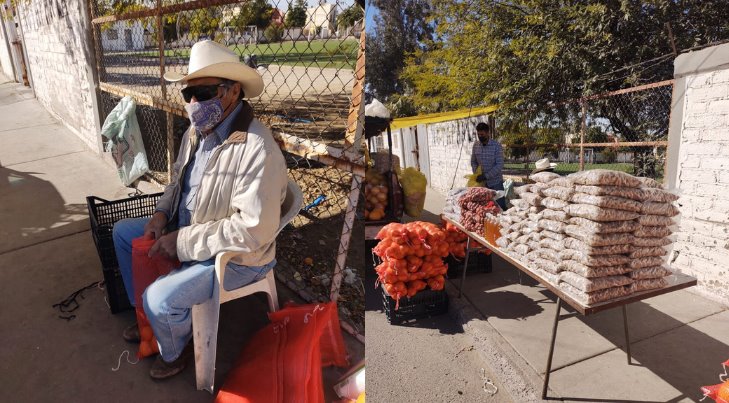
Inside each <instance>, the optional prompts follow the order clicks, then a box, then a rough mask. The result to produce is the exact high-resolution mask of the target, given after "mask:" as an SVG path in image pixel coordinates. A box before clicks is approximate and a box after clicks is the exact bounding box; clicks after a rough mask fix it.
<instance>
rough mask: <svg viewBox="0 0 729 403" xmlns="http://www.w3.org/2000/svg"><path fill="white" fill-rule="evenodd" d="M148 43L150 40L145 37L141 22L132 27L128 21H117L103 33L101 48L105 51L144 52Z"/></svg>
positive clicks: (135, 22) (133, 23)
mask: <svg viewBox="0 0 729 403" xmlns="http://www.w3.org/2000/svg"><path fill="white" fill-rule="evenodd" d="M114 32H116V36H114ZM150 32H151V31H150ZM128 35H129V37H127V36H128ZM148 36H150V35H148ZM148 43H149V40H148V39H147V38H146V37H145V35H144V26H143V25H142V23H141V22H140V21H134V22H132V24H131V25H130V24H128V23H127V21H117V22H115V23H114V25H113V26H112V27H111V28H109V29H106V30H102V31H101V46H102V47H103V48H104V49H105V50H112V51H130V50H142V49H144V47H145V46H146V45H147V44H148Z"/></svg>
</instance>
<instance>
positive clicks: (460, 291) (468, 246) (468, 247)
mask: <svg viewBox="0 0 729 403" xmlns="http://www.w3.org/2000/svg"><path fill="white" fill-rule="evenodd" d="M470 251H471V237H470V236H469V237H468V239H467V240H466V258H465V259H464V260H463V273H461V283H460V284H459V285H458V298H461V295H463V283H464V282H465V281H466V270H468V256H469V255H470V254H471V252H470Z"/></svg>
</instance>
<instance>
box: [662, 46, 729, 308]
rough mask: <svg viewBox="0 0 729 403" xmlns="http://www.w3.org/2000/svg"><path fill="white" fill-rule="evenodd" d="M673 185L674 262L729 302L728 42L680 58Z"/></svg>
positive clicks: (671, 140) (671, 173) (672, 143)
mask: <svg viewBox="0 0 729 403" xmlns="http://www.w3.org/2000/svg"><path fill="white" fill-rule="evenodd" d="M674 74H675V77H676V84H675V85H674V99H673V104H674V109H673V110H672V112H671V126H670V130H669V147H668V149H669V157H668V168H667V171H668V175H667V179H668V180H669V182H668V183H669V186H671V187H674V188H675V189H677V190H678V191H679V192H681V199H680V200H679V201H678V203H679V205H680V210H681V216H680V224H679V232H678V234H677V241H676V243H675V245H674V250H673V253H672V255H671V260H672V263H671V266H672V268H673V269H674V270H680V271H682V272H685V273H687V274H690V275H692V276H695V277H696V278H697V279H698V281H699V285H698V290H697V291H698V292H699V293H701V294H702V295H706V296H708V297H710V298H712V299H714V300H716V301H719V302H722V303H724V304H727V305H729V265H727V262H729V44H725V45H720V46H715V47H711V48H707V49H704V50H701V51H698V52H691V53H688V54H683V55H680V56H679V57H678V58H677V59H676V62H675V73H674Z"/></svg>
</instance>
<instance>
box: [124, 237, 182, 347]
mask: <svg viewBox="0 0 729 403" xmlns="http://www.w3.org/2000/svg"><path fill="white" fill-rule="evenodd" d="M154 243H155V240H154V239H151V238H144V237H139V238H135V239H133V240H132V282H133V283H134V305H135V306H136V309H135V310H136V314H137V324H138V326H139V336H140V339H141V342H140V343H139V351H138V352H137V357H139V358H144V357H148V356H150V355H152V354H157V353H159V347H158V346H157V339H155V337H154V332H153V331H152V327H151V326H150V324H149V320H148V319H147V315H146V314H145V313H144V305H142V295H143V294H144V290H146V289H147V287H148V286H149V285H150V284H152V283H154V281H155V280H157V278H158V277H159V276H163V275H165V274H167V273H169V272H170V271H172V270H173V269H175V268H177V267H179V266H180V262H179V261H177V260H170V259H167V258H165V257H163V256H161V255H159V254H156V255H154V256H152V257H149V256H148V253H149V250H150V249H151V248H152V245H154Z"/></svg>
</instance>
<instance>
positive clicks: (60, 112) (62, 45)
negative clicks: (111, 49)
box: [18, 0, 101, 152]
mask: <svg viewBox="0 0 729 403" xmlns="http://www.w3.org/2000/svg"><path fill="white" fill-rule="evenodd" d="M18 4H19V9H18V12H19V14H20V21H21V28H22V35H23V37H22V39H23V41H24V43H25V48H26V50H27V58H28V62H29V66H28V69H29V75H30V79H31V84H32V85H33V89H34V91H35V95H36V98H37V99H38V101H40V102H41V103H42V104H43V106H45V108H46V109H48V110H49V111H50V112H51V113H52V114H53V115H55V116H56V117H58V118H59V119H60V120H61V121H62V122H63V123H64V124H65V125H66V126H67V127H68V128H69V129H70V130H71V131H72V132H73V133H75V134H76V135H77V136H78V137H79V138H80V139H81V140H83V142H84V143H86V145H88V146H89V148H91V149H92V150H94V151H96V152H101V138H100V135H99V132H100V127H99V122H98V114H97V113H96V111H97V106H96V92H95V88H94V79H93V70H92V65H96V62H95V59H94V56H93V47H92V46H93V45H92V43H91V41H90V37H89V36H88V35H87V34H88V32H90V31H88V29H89V24H90V22H89V19H88V15H87V12H86V2H85V1H83V0H67V1H61V0H46V1H31V2H18Z"/></svg>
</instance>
